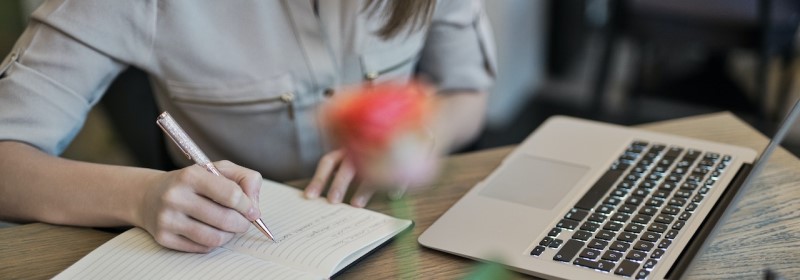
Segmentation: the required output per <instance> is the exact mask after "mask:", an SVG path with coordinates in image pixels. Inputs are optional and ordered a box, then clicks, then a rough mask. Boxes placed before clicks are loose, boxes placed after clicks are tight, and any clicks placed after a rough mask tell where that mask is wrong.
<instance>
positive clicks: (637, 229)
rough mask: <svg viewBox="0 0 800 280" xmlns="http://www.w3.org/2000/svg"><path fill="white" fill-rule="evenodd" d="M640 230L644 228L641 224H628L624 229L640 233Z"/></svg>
mask: <svg viewBox="0 0 800 280" xmlns="http://www.w3.org/2000/svg"><path fill="white" fill-rule="evenodd" d="M642 230H644V226H643V225H637V224H628V226H626V227H625V231H627V232H633V233H640V232H642Z"/></svg>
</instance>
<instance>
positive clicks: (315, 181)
mask: <svg viewBox="0 0 800 280" xmlns="http://www.w3.org/2000/svg"><path fill="white" fill-rule="evenodd" d="M343 158H344V151H342V150H336V151H333V152H330V153H327V154H325V155H324V156H323V157H322V158H321V159H320V160H319V163H318V164H317V170H316V171H315V172H314V177H313V178H312V179H311V182H309V183H308V186H306V190H305V196H306V198H316V197H319V195H320V194H321V193H322V191H323V190H324V189H325V185H326V184H327V183H328V179H329V178H331V177H332V176H333V174H334V171H335V170H336V168H337V167H338V166H339V164H340V163H341V162H342V159H343Z"/></svg>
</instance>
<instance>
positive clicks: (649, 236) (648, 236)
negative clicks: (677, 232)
mask: <svg viewBox="0 0 800 280" xmlns="http://www.w3.org/2000/svg"><path fill="white" fill-rule="evenodd" d="M659 238H661V234H658V233H655V232H650V231H648V232H645V233H644V234H642V240H644V241H648V242H656V241H658V239H659Z"/></svg>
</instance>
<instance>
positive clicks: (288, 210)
mask: <svg viewBox="0 0 800 280" xmlns="http://www.w3.org/2000/svg"><path fill="white" fill-rule="evenodd" d="M260 207H261V210H262V219H263V220H264V222H265V223H266V224H267V226H268V227H269V229H270V230H271V231H272V233H273V234H274V235H275V238H276V239H277V241H278V242H277V243H274V242H271V241H269V240H268V239H266V238H264V236H263V235H262V234H261V233H260V232H258V230H256V229H255V228H251V229H250V230H249V231H248V232H246V233H244V234H241V235H238V236H236V237H235V238H234V239H233V240H231V242H228V244H226V245H225V247H226V248H229V249H231V250H234V251H237V252H243V253H247V254H250V255H252V256H256V257H259V258H263V259H265V260H268V261H271V262H276V263H281V264H283V265H286V266H289V267H293V268H296V269H298V270H303V271H315V272H317V273H320V274H323V275H326V276H331V275H333V274H334V273H336V272H337V271H338V270H339V269H341V268H342V267H344V266H346V265H347V264H349V263H350V262H352V261H355V260H356V259H358V257H360V256H362V255H364V254H366V253H368V252H369V250H370V249H372V248H374V247H377V246H378V245H380V244H381V243H383V241H386V240H387V239H389V238H391V237H392V236H394V235H396V234H397V233H399V232H401V231H402V230H404V229H405V228H408V227H409V226H410V225H411V221H409V220H401V219H396V218H393V217H390V216H387V215H384V214H381V213H377V212H373V211H370V210H366V209H360V208H354V207H351V206H349V205H347V204H330V203H328V202H327V201H326V200H325V199H324V198H319V199H313V200H308V199H305V198H304V197H303V195H302V192H301V191H300V190H298V189H295V188H292V187H289V186H286V185H282V184H278V183H275V182H271V181H266V180H265V181H264V184H263V186H262V189H261V205H260Z"/></svg>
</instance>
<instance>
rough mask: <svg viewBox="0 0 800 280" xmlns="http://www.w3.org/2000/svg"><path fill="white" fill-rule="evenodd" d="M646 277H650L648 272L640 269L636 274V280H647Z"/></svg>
mask: <svg viewBox="0 0 800 280" xmlns="http://www.w3.org/2000/svg"><path fill="white" fill-rule="evenodd" d="M647 275H650V272H649V271H647V270H644V269H640V270H639V272H637V273H636V279H647Z"/></svg>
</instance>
